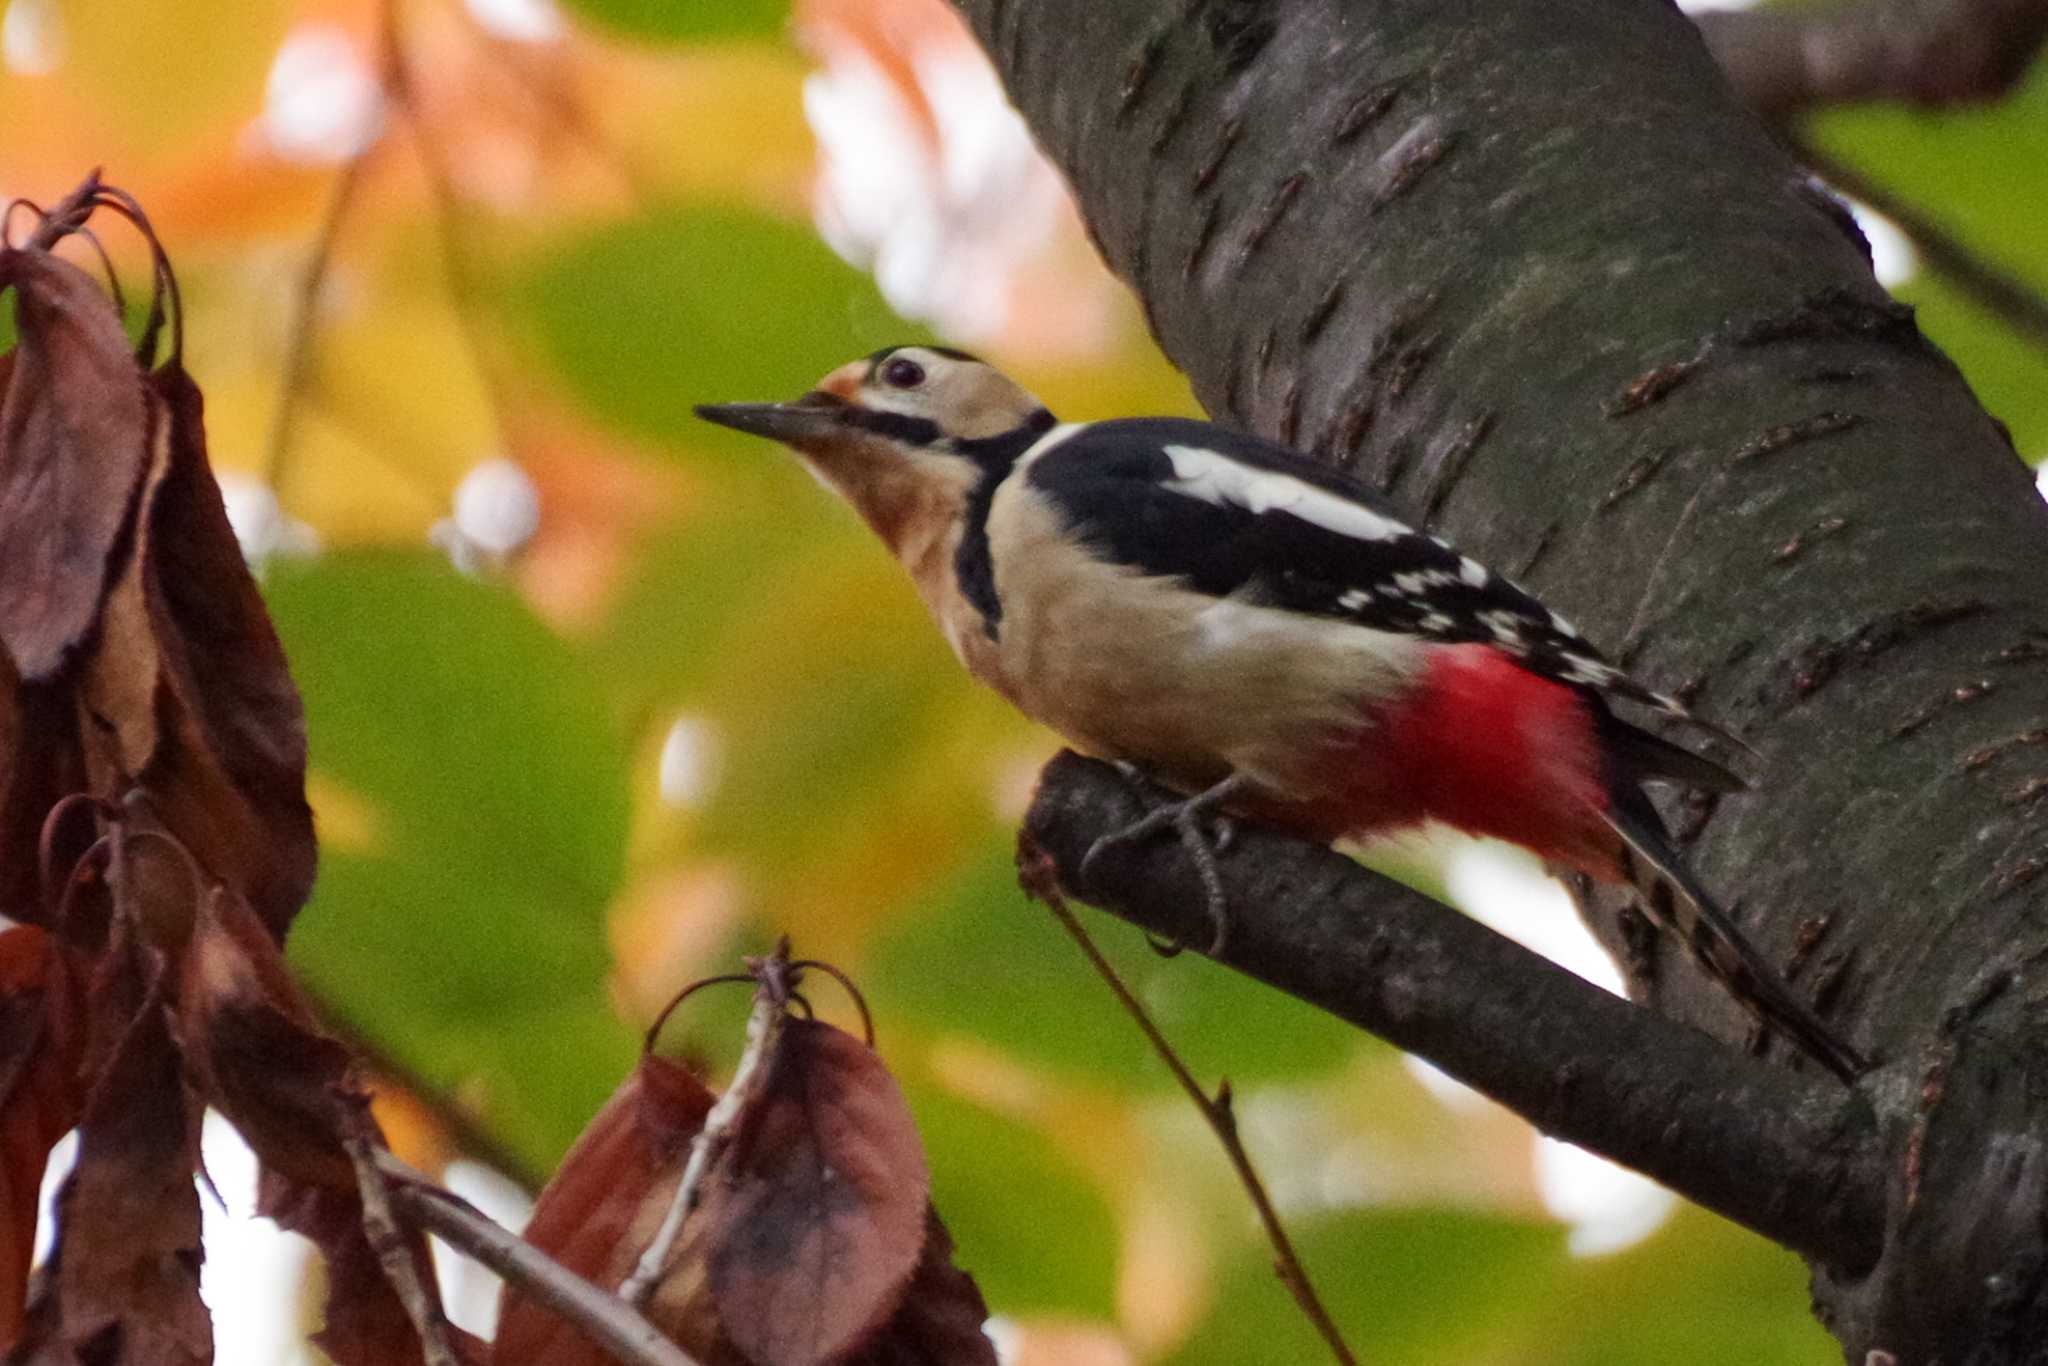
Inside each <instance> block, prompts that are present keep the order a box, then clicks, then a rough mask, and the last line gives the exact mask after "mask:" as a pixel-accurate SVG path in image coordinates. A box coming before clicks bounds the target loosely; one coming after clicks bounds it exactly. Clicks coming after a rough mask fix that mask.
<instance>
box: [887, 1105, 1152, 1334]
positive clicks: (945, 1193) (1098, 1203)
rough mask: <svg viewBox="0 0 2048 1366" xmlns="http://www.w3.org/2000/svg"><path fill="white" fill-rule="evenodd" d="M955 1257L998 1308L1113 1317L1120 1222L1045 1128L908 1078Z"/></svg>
mask: <svg viewBox="0 0 2048 1366" xmlns="http://www.w3.org/2000/svg"><path fill="white" fill-rule="evenodd" d="M904 1091H905V1094H906V1095H907V1096H908V1097H909V1100H910V1109H911V1112H912V1114H914V1115H915V1116H916V1118H917V1130H918V1133H919V1135H920V1136H922V1137H923V1139H924V1147H925V1154H926V1156H927V1157H928V1158H929V1159H930V1161H931V1170H932V1203H933V1204H934V1205H935V1206H936V1207H937V1209H938V1211H939V1217H940V1218H941V1219H944V1220H945V1221H946V1228H947V1229H948V1230H949V1231H950V1232H951V1233H952V1235H953V1242H954V1245H955V1249H954V1254H953V1257H954V1260H955V1261H956V1262H958V1263H959V1264H960V1265H961V1266H962V1267H964V1268H966V1269H967V1271H969V1272H970V1273H972V1275H973V1276H974V1279H975V1281H976V1282H977V1283H978V1284H979V1285H980V1286H981V1292H982V1294H983V1295H984V1296H986V1297H987V1299H988V1304H989V1308H990V1309H991V1310H992V1311H994V1312H995V1313H998V1314H1026V1313H1061V1314H1073V1315H1084V1316H1089V1317H1095V1318H1107V1317H1109V1316H1110V1314H1111V1311H1112V1309H1113V1306H1114V1300H1115V1280H1116V1246H1117V1229H1116V1220H1115V1218H1114V1216H1113V1215H1112V1214H1111V1212H1110V1209H1109V1206H1108V1205H1106V1204H1104V1203H1103V1200H1102V1197H1101V1196H1100V1195H1099V1194H1098V1193H1097V1192H1096V1190H1095V1188H1094V1187H1093V1186H1092V1185H1090V1184H1089V1182H1088V1179H1087V1177H1086V1176H1085V1175H1083V1174H1082V1173H1081V1172H1080V1171H1079V1170H1078V1169H1077V1168H1076V1167H1075V1166H1074V1165H1073V1164H1072V1163H1071V1162H1069V1161H1067V1159H1066V1158H1065V1157H1063V1156H1062V1155H1061V1154H1060V1152H1059V1151H1058V1149H1056V1148H1054V1147H1053V1145H1052V1143H1051V1141H1050V1140H1048V1139H1047V1138H1046V1136H1045V1134H1044V1133H1043V1132H1041V1131H1040V1130H1037V1129H1034V1128H1031V1127H1030V1126H1028V1125H1024V1124H1020V1123H1018V1122H1017V1121H1015V1120H1012V1119H1009V1118H1007V1117H1005V1116H1003V1115H999V1114H997V1113H996V1112H995V1111H993V1110H987V1109H984V1108H982V1107H981V1106H979V1105H976V1104H974V1103H972V1102H970V1101H965V1100H961V1099H958V1098H957V1097H954V1096H950V1095H946V1094H944V1093H942V1092H939V1091H936V1090H934V1089H932V1088H931V1087H930V1086H919V1085H916V1084H912V1083H908V1082H906V1083H905V1086H904Z"/></svg>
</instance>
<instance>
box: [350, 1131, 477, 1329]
mask: <svg viewBox="0 0 2048 1366" xmlns="http://www.w3.org/2000/svg"><path fill="white" fill-rule="evenodd" d="M350 1113H351V1115H352V1116H353V1119H354V1122H353V1123H352V1124H350V1125H348V1126H347V1132H344V1133H343V1134H342V1135H341V1145H342V1147H343V1148H345V1149H346V1150H347V1151H348V1157H349V1161H350V1163H351V1164H353V1165H354V1167H355V1169H356V1191H357V1193H358V1194H359V1195H360V1196H361V1197H362V1201H363V1236H364V1237H366V1238H368V1239H369V1241H370V1247H371V1250H372V1251H374V1252H375V1253H376V1254H377V1260H378V1261H379V1262H380V1263H382V1264H383V1267H384V1277H385V1279H386V1280H388V1281H390V1282H391V1289H392V1290H393V1292H395V1293H396V1294H397V1296H398V1302H399V1303H400V1304H402V1305H404V1306H405V1314H406V1317H407V1318H409V1319H411V1320H412V1326H413V1331H414V1332H416V1333H418V1334H419V1339H420V1355H421V1356H422V1357H423V1358H425V1360H426V1366H460V1363H459V1362H458V1361H457V1360H456V1357H455V1352H454V1350H453V1349H452V1348H450V1347H449V1345H448V1317H447V1315H446V1314H445V1313H443V1312H442V1309H441V1301H440V1297H439V1296H438V1295H437V1294H435V1293H434V1292H432V1291H430V1290H429V1289H428V1288H427V1286H426V1285H425V1284H424V1283H423V1282H422V1281H421V1279H420V1265H419V1262H418V1261H417V1260H416V1259H415V1258H414V1256H413V1249H412V1247H411V1246H409V1245H408V1244H407V1241H406V1238H405V1234H404V1231H403V1230H401V1229H400V1228H399V1225H398V1219H397V1216H396V1215H394V1214H393V1213H392V1209H391V1187H390V1184H389V1183H388V1182H387V1181H386V1180H385V1175H384V1172H383V1169H382V1168H381V1167H379V1165H378V1163H377V1153H378V1152H379V1151H380V1150H381V1149H382V1148H383V1144H382V1143H381V1142H373V1141H372V1139H371V1135H372V1134H374V1132H375V1130H374V1129H372V1128H371V1126H370V1125H369V1123H368V1120H367V1116H366V1114H365V1112H363V1111H361V1110H353V1111H351V1112H350Z"/></svg>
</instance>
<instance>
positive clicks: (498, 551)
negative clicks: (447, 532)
mask: <svg viewBox="0 0 2048 1366" xmlns="http://www.w3.org/2000/svg"><path fill="white" fill-rule="evenodd" d="M455 529H456V530H457V531H460V532H461V533H462V534H463V535H464V536H465V537H467V538H468V539H469V541H470V543H471V544H473V545H475V546H476V547H477V548H478V549H479V550H483V551H486V552H488V553H490V554H492V555H509V554H511V553H512V552H513V551H515V550H517V549H519V547H520V546H523V545H525V544H526V543H527V542H528V541H529V540H531V539H533V533H534V532H536V531H538V530H539V529H540V490H539V489H537V488H535V487H534V486H533V479H532V477H531V476H529V475H528V474H527V472H526V471H525V469H523V468H522V467H521V466H520V465H519V464H518V462H516V461H512V460H507V459H505V458H504V457H503V456H499V457H497V458H496V459H492V460H486V461H484V462H483V463H482V464H480V465H478V466H476V467H475V468H474V469H472V470H470V472H469V473H468V474H465V475H463V476H462V482H461V483H460V484H457V485H456V486H455Z"/></svg>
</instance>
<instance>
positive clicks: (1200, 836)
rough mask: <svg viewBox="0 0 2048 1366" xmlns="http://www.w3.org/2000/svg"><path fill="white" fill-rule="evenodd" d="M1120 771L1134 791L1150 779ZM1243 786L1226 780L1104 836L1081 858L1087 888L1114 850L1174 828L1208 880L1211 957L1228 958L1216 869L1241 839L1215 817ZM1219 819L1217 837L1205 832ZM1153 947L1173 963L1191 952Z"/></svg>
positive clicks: (1226, 914) (1226, 906)
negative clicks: (1207, 821) (1099, 862)
mask: <svg viewBox="0 0 2048 1366" xmlns="http://www.w3.org/2000/svg"><path fill="white" fill-rule="evenodd" d="M1116 769H1117V771H1118V772H1119V773H1121V774H1122V775H1123V776H1124V778H1125V779H1126V780H1128V781H1129V782H1131V783H1132V784H1133V785H1134V786H1142V785H1143V784H1144V776H1143V775H1142V774H1141V773H1140V772H1139V771H1138V770H1137V769H1136V768H1134V767H1133V766H1131V765H1129V764H1125V763H1119V764H1117V765H1116ZM1241 786H1242V783H1241V781H1240V779H1239V778H1238V777H1237V776H1236V775H1234V774H1233V775H1232V776H1231V777H1228V778H1225V779H1224V780H1223V781H1222V782H1220V783H1217V784H1216V785H1215V786H1213V787H1210V788H1207V789H1206V790H1204V791H1202V792H1198V793H1196V794H1195V795H1194V796H1192V797H1187V798H1183V799H1182V800H1180V801H1177V802H1168V803H1166V804H1165V805H1163V806H1155V807H1153V808H1152V809H1151V810H1150V811H1147V812H1146V813H1145V814H1144V815H1142V816H1140V817H1139V818H1138V819H1137V820H1134V821H1132V822H1131V823H1130V824H1129V825H1126V826H1122V827H1121V828H1119V829H1116V830H1112V831H1110V832H1109V833H1108V834H1106V835H1102V836H1100V837H1098V838H1097V839H1096V841H1095V842H1094V843H1093V844H1091V845H1089V846H1088V852H1087V853H1086V854H1084V855H1082V856H1081V878H1082V880H1083V881H1084V882H1085V881H1087V880H1088V879H1089V877H1090V876H1091V870H1092V867H1093V865H1094V863H1095V860H1096V859H1097V858H1098V857H1099V856H1100V855H1101V854H1102V852H1103V851H1104V850H1105V849H1108V848H1109V847H1111V846H1112V845H1117V844H1129V843H1133V842H1136V841H1138V840H1143V839H1149V838H1150V837H1151V836H1153V835H1156V834H1158V833H1159V832H1160V831H1162V830H1165V829H1168V828H1171V829H1172V830H1173V832H1174V833H1175V834H1176V835H1178V836H1179V837H1180V842H1181V847H1182V848H1183V849H1185V850H1186V851H1187V854H1188V857H1189V858H1190V859H1192V860H1193V861H1194V864H1195V873H1196V875H1197V876H1198V877H1200V878H1201V880H1202V894H1203V900H1204V901H1205V902H1206V903H1207V907H1208V912H1209V924H1210V926H1211V928H1212V931H1213V933H1212V935H1211V937H1210V940H1209V947H1208V949H1207V950H1206V953H1207V955H1208V956H1209V957H1211V958H1215V957H1217V956H1219V955H1220V954H1221V953H1222V952H1223V947H1224V944H1225V943H1226V942H1227V941H1228V939H1229V936H1230V902H1229V898H1228V897H1227V896H1226V895H1225V894H1224V890H1223V874H1222V872H1221V870H1219V869H1218V868H1217V866H1216V856H1217V855H1218V854H1219V853H1222V852H1223V851H1224V850H1226V849H1228V848H1229V847H1230V844H1231V842H1232V841H1233V840H1234V839H1235V838H1236V834H1237V827H1236V825H1235V823H1234V822H1233V821H1231V819H1230V818H1229V817H1228V816H1225V815H1222V814H1221V813H1219V812H1216V811H1215V808H1217V807H1218V806H1220V805H1222V803H1223V802H1225V801H1226V800H1228V799H1229V798H1230V797H1231V796H1233V795H1235V794H1236V792H1237V791H1238V790H1239V788H1240V787H1241ZM1212 815H1213V819H1214V825H1215V834H1214V835H1213V837H1212V836H1211V835H1210V833H1209V832H1208V831H1207V830H1205V829H1203V819H1204V817H1209V816H1212ZM1147 942H1149V943H1150V944H1151V945H1152V949H1153V951H1154V952H1156V953H1158V954H1159V955H1160V956H1161V957H1162V958H1171V957H1173V956H1174V955H1175V954H1178V953H1180V952H1181V951H1182V950H1183V949H1185V948H1187V947H1188V946H1187V945H1186V944H1181V943H1165V942H1162V941H1161V940H1158V939H1156V938H1152V937H1151V936H1147Z"/></svg>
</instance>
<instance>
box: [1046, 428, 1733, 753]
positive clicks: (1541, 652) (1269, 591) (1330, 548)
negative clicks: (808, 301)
mask: <svg viewBox="0 0 2048 1366" xmlns="http://www.w3.org/2000/svg"><path fill="white" fill-rule="evenodd" d="M1028 478H1029V479H1030V481H1031V484H1032V486H1033V487H1034V489H1035V490H1036V491H1038V492H1039V493H1040V494H1041V495H1043V496H1044V497H1046V498H1047V499H1049V500H1050V501H1051V502H1052V503H1053V504H1054V506H1055V507H1057V509H1058V510H1059V512H1060V514H1061V516H1062V517H1064V518H1065V520H1066V523H1067V525H1068V526H1069V527H1070V528H1072V529H1073V530H1074V531H1075V532H1076V533H1077V534H1078V535H1079V536H1081V537H1082V538H1083V539H1085V540H1086V541H1087V542H1088V543H1089V544H1090V545H1091V546H1092V547H1094V549H1095V550H1096V552H1097V553H1099V554H1101V555H1103V556H1105V557H1107V558H1109V559H1112V560H1115V561H1117V562H1119V563H1122V564H1127V565H1130V566H1133V567H1134V568H1137V569H1141V570H1143V571H1144V572H1146V573H1149V574H1158V575H1164V576H1170V577H1174V578H1177V579H1179V580H1181V581H1182V582H1184V583H1186V584H1187V585H1188V586H1190V587H1192V588H1194V589H1195V590H1196V591H1198V592H1202V593H1207V594H1211V595H1214V596H1216V597H1219V598H1220V597H1226V596H1230V595H1233V594H1236V595H1239V596H1243V597H1248V598H1251V599H1253V600H1255V601H1258V602H1263V603H1267V604H1269V605H1271V606H1275V607H1280V608H1284V609H1287V610H1289V611H1295V612H1307V613H1313V614H1315V615H1318V616H1326V617H1332V618H1336V619H1339V620H1343V621H1349V622H1353V623H1356V624H1357V625H1360V626H1367V627H1371V628H1373V629H1375V630H1380V631H1392V632H1399V633H1402V634H1408V635H1418V636H1423V637H1426V638H1428V639H1431V640H1438V641H1443V642H1445V643H1447V644H1450V643H1465V642H1477V643H1482V644H1487V645H1492V646H1494V647H1496V648H1498V649H1500V650H1502V651H1504V652H1505V653H1507V654H1509V655H1511V656H1513V657H1514V658H1515V659H1516V660H1517V661H1519V662H1520V663H1521V664H1522V665H1523V666H1524V667H1525V668H1527V669H1529V670H1530V671H1531V672H1534V673H1537V674H1540V675H1542V676H1544V677H1546V678H1553V679H1556V680H1557V681H1558V682H1560V683H1566V684H1570V685H1572V686H1574V687H1579V688H1584V689H1587V690H1590V691H1592V692H1594V693H1597V694H1599V695H1601V696H1602V697H1623V698H1627V699H1629V700H1630V701H1634V702H1639V703H1642V704H1644V705H1646V706H1649V707H1653V708H1655V709H1657V710H1659V711H1662V712H1666V713H1668V714H1670V715H1672V716H1676V717H1680V718H1683V719H1685V720H1687V721H1691V722H1693V723H1694V724H1697V725H1701V726H1705V727H1706V728H1707V729H1710V730H1712V729H1715V728H1714V727H1711V726H1708V725H1707V723H1705V722H1702V721H1699V720H1698V718H1695V717H1693V716H1692V715H1691V713H1690V712H1688V711H1687V710H1686V708H1685V707H1684V706H1683V705H1682V704H1681V703H1679V702H1678V701H1677V699H1675V698H1672V697H1669V696H1667V695H1665V694H1663V693H1660V692H1656V691H1654V690H1652V689H1650V688H1648V687H1645V686H1644V685H1643V684H1641V683H1639V682H1637V681H1636V680H1635V679H1633V678H1631V677H1629V676H1628V675H1627V674H1626V673H1624V672H1622V671H1621V670H1620V669H1618V668H1616V667H1615V666H1614V665H1612V664H1609V663H1608V662H1607V661H1606V660H1605V659H1603V658H1602V657H1601V655H1600V652H1599V650H1598V649H1596V648H1595V647H1594V646H1593V645H1592V644H1591V643H1590V642H1588V641H1587V640H1585V638H1584V637H1582V636H1580V634H1579V633H1578V631H1577V629H1576V628H1574V627H1573V626H1572V624H1571V623H1570V622H1568V621H1566V620H1565V619H1564V618H1563V617H1561V616H1559V615H1558V614H1557V613H1556V612H1553V611H1551V610H1550V609H1549V608H1547V607H1545V606H1544V605H1543V604H1542V603H1540V602H1538V601H1537V600H1536V599H1535V598H1533V597H1531V596H1529V594H1527V593H1525V592H1523V591H1522V590H1521V589H1520V588H1518V587H1516V586H1515V585H1514V584H1513V583H1512V582H1510V581H1509V580H1507V579H1505V578H1502V577H1501V576H1500V575H1498V574H1495V573H1493V572H1492V571H1491V570H1489V569H1488V568H1487V567H1486V566H1485V565H1482V564H1480V563H1479V562H1478V561H1477V560H1475V559H1473V558H1471V557H1470V556H1468V555H1462V554H1460V553H1459V552H1458V551H1456V550H1455V549H1453V548H1452V547H1451V546H1450V545H1449V544H1448V543H1446V542H1445V541H1443V540H1442V539H1441V538H1439V537H1436V536H1432V535H1430V534H1428V533H1427V532H1423V531H1419V530H1417V529H1416V528H1414V527H1413V526H1411V525H1409V524H1408V523H1407V522H1406V521H1405V520H1404V519H1403V518H1402V517H1401V515H1400V514H1399V513H1398V512H1396V511H1395V509H1394V508H1393V506H1392V505H1391V504H1389V503H1388V502H1387V501H1386V500H1385V499H1384V498H1382V497H1380V496H1379V495H1378V494H1377V493H1376V492H1375V491H1373V490H1372V489H1369V488H1367V487H1365V486H1364V485H1363V484H1360V483H1359V482H1358V481H1356V480H1354V479H1351V478H1348V477H1347V476H1345V475H1343V474H1340V473H1339V472H1337V471H1335V470H1333V469H1330V468H1328V467H1327V466H1324V465H1321V464H1318V463H1316V462H1315V461H1313V460H1310V459H1308V458H1307V457H1306V456H1302V455H1299V454H1297V453H1296V452H1293V451H1290V450H1287V449H1286V448H1285V447H1281V446H1276V445H1273V444H1271V443H1269V442H1265V441H1261V440H1259V439H1258V438H1256V437H1250V436H1245V435H1243V434H1241V433H1237V432H1232V431H1229V430H1228V429H1226V428H1222V427H1217V426H1214V425H1212V424H1210V423H1206V422H1196V421H1192V420H1189V419H1183V418H1132V419H1124V420H1119V421H1111V422H1098V423H1092V424H1089V425H1087V426H1084V427H1082V428H1080V429H1079V430H1078V431H1076V432H1074V433H1073V434H1072V435H1071V436H1067V437H1065V438H1064V439H1062V440H1060V441H1059V442H1058V444H1056V445H1053V446H1051V447H1049V448H1048V449H1047V450H1046V451H1045V452H1044V453H1043V454H1041V455H1039V456H1038V457H1036V458H1035V459H1034V460H1033V461H1032V462H1031V466H1030V470H1029V474H1028Z"/></svg>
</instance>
